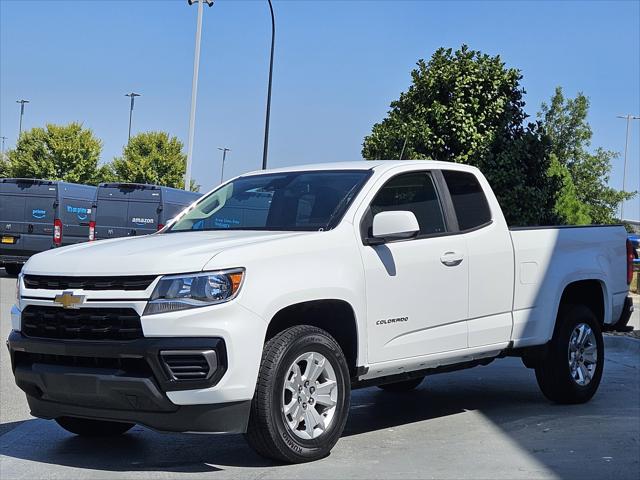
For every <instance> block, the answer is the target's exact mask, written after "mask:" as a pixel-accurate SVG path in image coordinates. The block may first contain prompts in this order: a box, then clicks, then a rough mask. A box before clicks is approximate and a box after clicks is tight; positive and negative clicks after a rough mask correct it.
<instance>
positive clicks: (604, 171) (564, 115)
mask: <svg viewBox="0 0 640 480" xmlns="http://www.w3.org/2000/svg"><path fill="white" fill-rule="evenodd" d="M588 114H589V99H588V98H587V97H586V96H585V95H584V94H582V93H578V94H577V95H576V98H573V99H572V98H565V97H564V95H563V93H562V88H561V87H557V88H556V90H555V93H554V95H553V97H551V102H550V103H549V104H547V103H543V104H542V107H541V111H540V113H539V114H538V118H539V119H540V120H541V121H542V126H543V129H544V131H545V134H546V135H547V136H548V137H549V139H550V141H551V151H552V155H553V157H554V158H555V160H556V162H557V165H554V168H555V169H556V170H557V171H563V172H564V173H563V189H562V191H561V194H560V196H559V197H558V198H557V200H556V206H555V210H556V212H557V213H558V214H559V216H560V217H561V219H562V220H564V221H565V222H567V223H577V224H588V223H614V222H616V221H617V220H616V211H617V208H618V206H619V205H620V202H622V201H623V200H627V199H630V198H633V196H634V195H635V192H633V193H625V192H621V191H618V190H616V189H614V188H611V187H610V186H609V185H608V182H609V177H610V174H611V162H612V160H613V159H615V158H616V157H617V154H616V153H615V152H611V151H608V150H604V149H602V148H597V149H595V151H594V152H593V153H591V152H589V147H590V146H591V138H592V136H593V132H592V130H591V126H590V125H589V122H588V121H587V116H588ZM569 197H571V201H567V198H569ZM577 209H580V211H581V212H582V214H580V215H579V218H576V212H577Z"/></svg>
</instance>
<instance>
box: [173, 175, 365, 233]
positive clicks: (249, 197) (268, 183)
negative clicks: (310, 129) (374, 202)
mask: <svg viewBox="0 0 640 480" xmlns="http://www.w3.org/2000/svg"><path fill="white" fill-rule="evenodd" d="M370 173H371V172H370V171H369V170H340V171H317V172H310V171H307V172H285V173H273V174H265V175H252V176H247V177H240V178H237V179H236V180H233V181H231V182H229V183H227V184H225V185H223V186H221V187H220V188H218V189H217V190H215V191H213V192H211V193H210V194H209V195H207V196H206V197H204V198H203V199H202V200H201V201H199V202H198V203H197V204H196V205H194V207H193V208H192V209H191V210H189V211H188V212H186V213H185V214H184V215H182V216H181V217H180V218H178V220H177V221H176V222H175V223H174V224H173V225H172V226H171V227H170V228H169V230H168V231H169V232H183V231H190V230H328V229H331V228H333V227H335V225H336V224H337V223H338V222H339V221H340V219H341V218H342V215H343V214H344V212H345V211H346V209H347V207H348V206H349V204H350V203H351V200H353V197H355V195H356V194H357V193H358V191H359V190H360V188H361V187H362V185H363V184H364V183H365V181H366V180H367V178H368V177H369V175H370Z"/></svg>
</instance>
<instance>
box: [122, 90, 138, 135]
mask: <svg viewBox="0 0 640 480" xmlns="http://www.w3.org/2000/svg"><path fill="white" fill-rule="evenodd" d="M124 96H125V97H130V98H131V108H129V138H128V139H127V144H128V143H129V142H130V141H131V119H132V118H133V104H134V103H135V101H136V97H139V96H140V94H139V93H135V92H131V93H125V95H124Z"/></svg>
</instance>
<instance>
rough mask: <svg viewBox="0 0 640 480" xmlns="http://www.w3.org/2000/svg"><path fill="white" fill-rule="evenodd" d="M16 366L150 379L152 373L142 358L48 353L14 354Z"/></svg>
mask: <svg viewBox="0 0 640 480" xmlns="http://www.w3.org/2000/svg"><path fill="white" fill-rule="evenodd" d="M15 362H16V365H19V366H25V367H30V366H31V365H33V364H34V363H41V364H46V365H59V366H64V367H79V368H91V369H101V370H116V371H118V372H122V373H123V374H125V375H128V376H135V377H151V376H153V372H152V370H151V367H150V366H149V364H148V363H147V362H146V360H144V359H143V358H100V357H79V356H75V355H52V354H48V353H29V352H15Z"/></svg>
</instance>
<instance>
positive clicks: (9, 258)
mask: <svg viewBox="0 0 640 480" xmlns="http://www.w3.org/2000/svg"><path fill="white" fill-rule="evenodd" d="M34 253H37V252H34ZM27 260H29V255H9V254H0V265H1V264H3V263H23V264H24V263H27Z"/></svg>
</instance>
